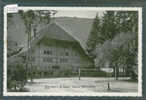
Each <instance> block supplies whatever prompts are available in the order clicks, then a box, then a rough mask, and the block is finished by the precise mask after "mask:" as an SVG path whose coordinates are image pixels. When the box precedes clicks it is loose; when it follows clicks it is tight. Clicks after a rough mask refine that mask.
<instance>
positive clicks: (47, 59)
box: [43, 57, 53, 62]
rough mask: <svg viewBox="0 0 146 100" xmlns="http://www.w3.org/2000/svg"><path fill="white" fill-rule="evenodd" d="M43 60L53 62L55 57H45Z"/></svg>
mask: <svg viewBox="0 0 146 100" xmlns="http://www.w3.org/2000/svg"><path fill="white" fill-rule="evenodd" d="M43 62H53V59H52V58H49V57H44V58H43Z"/></svg>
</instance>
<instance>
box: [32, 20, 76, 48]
mask: <svg viewBox="0 0 146 100" xmlns="http://www.w3.org/2000/svg"><path fill="white" fill-rule="evenodd" d="M37 34H38V36H37V37H35V39H34V40H33V41H32V43H31V46H34V45H35V44H36V43H37V42H38V41H39V40H40V39H42V38H43V37H44V36H46V37H49V38H51V39H56V40H64V41H69V42H77V40H76V39H74V38H73V37H72V36H71V35H70V34H69V33H67V32H66V31H65V30H64V29H63V28H61V27H60V26H59V25H58V24H57V23H51V24H49V25H48V26H46V27H45V28H43V29H41V30H40V31H39V32H38V33H37Z"/></svg>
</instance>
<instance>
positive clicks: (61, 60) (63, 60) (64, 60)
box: [60, 58, 68, 63]
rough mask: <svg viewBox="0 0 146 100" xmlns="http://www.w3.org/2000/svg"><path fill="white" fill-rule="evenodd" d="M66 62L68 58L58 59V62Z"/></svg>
mask: <svg viewBox="0 0 146 100" xmlns="http://www.w3.org/2000/svg"><path fill="white" fill-rule="evenodd" d="M67 62H68V59H65V58H61V59H60V63H67Z"/></svg>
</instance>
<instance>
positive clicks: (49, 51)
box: [43, 50, 77, 56]
mask: <svg viewBox="0 0 146 100" xmlns="http://www.w3.org/2000/svg"><path fill="white" fill-rule="evenodd" d="M43 53H44V55H53V52H52V51H51V50H44V52H43ZM60 55H61V56H64V55H65V56H69V52H68V51H65V52H61V53H60ZM76 55H77V54H76Z"/></svg>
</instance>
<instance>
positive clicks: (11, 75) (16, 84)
mask: <svg viewBox="0 0 146 100" xmlns="http://www.w3.org/2000/svg"><path fill="white" fill-rule="evenodd" d="M25 83H26V70H25V68H24V66H22V65H20V64H16V65H8V67H7V87H8V90H9V91H18V90H22V89H23V88H24V85H25Z"/></svg>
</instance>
